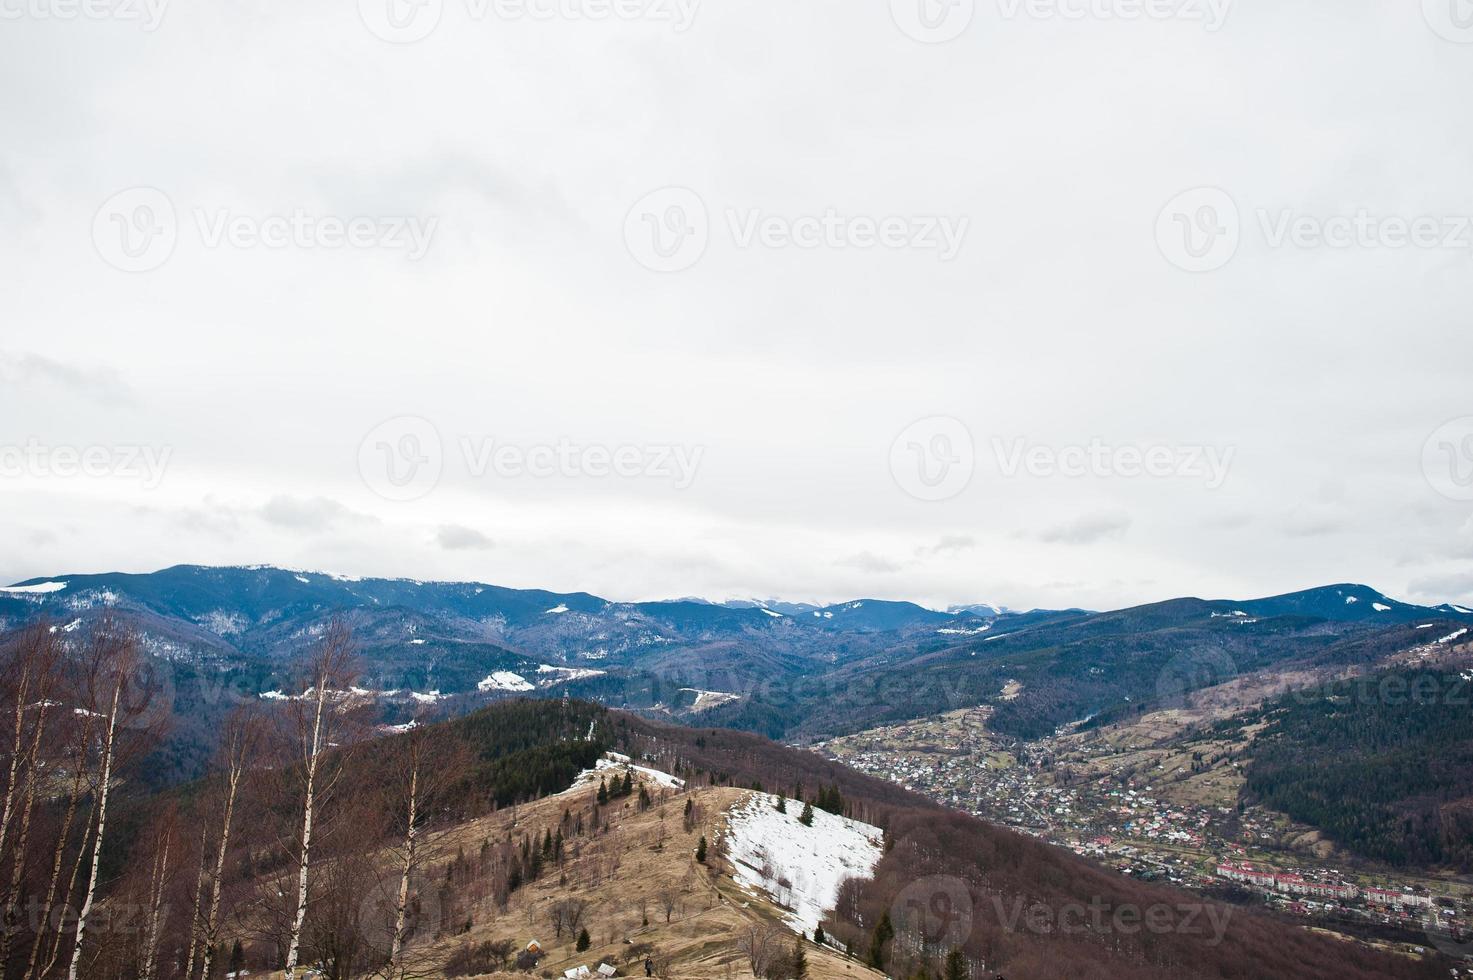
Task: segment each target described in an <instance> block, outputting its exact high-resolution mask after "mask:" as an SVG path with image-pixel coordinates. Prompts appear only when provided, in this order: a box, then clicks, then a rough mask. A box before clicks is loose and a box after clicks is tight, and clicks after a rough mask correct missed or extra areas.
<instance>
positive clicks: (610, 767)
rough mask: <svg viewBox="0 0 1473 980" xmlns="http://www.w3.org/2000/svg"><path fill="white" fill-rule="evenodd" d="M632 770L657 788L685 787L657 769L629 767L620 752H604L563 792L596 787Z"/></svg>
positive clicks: (625, 757) (679, 781)
mask: <svg viewBox="0 0 1473 980" xmlns="http://www.w3.org/2000/svg"><path fill="white" fill-rule="evenodd" d="M626 769H633V770H634V771H635V772H636V773H638V774H639V775H641V776H644V777H646V778H648V779H650V780H651V781H653V782H654V783H655V784H656V785H658V786H663V787H665V788H666V789H680V788H681V787H683V786H684V785H685V780H683V779H680V778H678V777H676V776H672V775H670V774H669V773H668V772H661V771H660V770H658V769H650V768H647V767H645V766H634V765H630V761H629V756H627V755H624V754H623V753H622V752H605V753H604V755H603V758H601V759H599V760H598V762H596V763H594V768H592V769H585V770H583V771H582V772H580V773H579V774H578V777H577V778H576V779H574V780H573V785H571V786H569V787H568V788H567V789H565V790H563V792H564V793H571V792H572V791H573V790H575V789H578V788H579V787H582V786H588V785H597V784H598V781H599V780H600V779H604V780H608V779H609V777H610V776H622V775H624V770H626Z"/></svg>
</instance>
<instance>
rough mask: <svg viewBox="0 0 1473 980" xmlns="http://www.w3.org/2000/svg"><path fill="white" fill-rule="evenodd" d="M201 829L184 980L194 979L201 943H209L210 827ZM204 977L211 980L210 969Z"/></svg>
mask: <svg viewBox="0 0 1473 980" xmlns="http://www.w3.org/2000/svg"><path fill="white" fill-rule="evenodd" d="M200 823H201V825H200V828H199V874H198V875H196V876H195V879H194V903H193V904H192V905H191V906H190V911H189V955H187V956H186V957H185V958H184V980H193V978H194V958H195V955H196V954H197V953H198V952H199V947H200V945H201V943H203V942H208V940H207V939H205V937H204V903H205V881H206V879H207V878H208V874H209V873H208V871H207V870H206V869H207V868H208V867H209V862H210V859H209V841H210V833H209V825H208V824H206V823H204V822H203V821H201V822H200ZM203 976H204V977H205V980H209V976H210V969H209V967H208V966H206V967H205V971H204V974H203Z"/></svg>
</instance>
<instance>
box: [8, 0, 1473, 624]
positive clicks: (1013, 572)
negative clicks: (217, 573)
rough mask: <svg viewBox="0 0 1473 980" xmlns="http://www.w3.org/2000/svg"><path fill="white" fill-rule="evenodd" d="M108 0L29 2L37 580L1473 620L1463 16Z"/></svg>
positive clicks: (25, 324) (29, 566)
mask: <svg viewBox="0 0 1473 980" xmlns="http://www.w3.org/2000/svg"><path fill="white" fill-rule="evenodd" d="M90 2H91V3H92V4H93V6H92V7H91V8H90V9H89V10H87V11H84V12H82V13H78V6H77V3H78V0H0V15H3V17H4V23H0V84H3V87H4V91H5V92H6V93H7V96H6V98H5V99H3V100H0V133H3V139H0V229H3V231H0V235H3V244H0V248H3V255H0V257H3V265H4V272H3V274H0V275H3V279H4V287H3V289H0V539H3V540H4V541H5V547H4V548H3V549H0V580H3V581H5V582H12V581H18V580H20V579H23V578H28V577H32V576H41V575H47V576H51V575H63V574H66V573H77V572H91V571H108V570H125V571H146V570H152V569H155V568H159V567H163V566H167V565H170V564H176V563H185V562H188V563H208V564H238V563H273V564H279V565H284V566H288V567H297V568H309V569H322V570H331V571H338V572H345V573H354V574H374V575H387V576H407V577H415V578H438V579H460V578H466V579H476V580H480V581H489V582H495V583H499V584H505V585H512V586H525V587H544V588H549V589H555V590H560V591H573V590H588V591H592V592H595V593H598V594H601V595H605V596H608V597H611V598H620V599H643V598H660V597H671V596H684V595H704V596H710V597H715V598H720V597H728V596H760V597H768V596H778V597H785V598H793V599H817V600H838V599H846V598H853V597H861V596H863V597H882V598H910V599H915V600H917V601H922V602H926V603H931V604H938V605H944V604H948V603H960V602H972V601H991V602H996V603H1004V604H1008V605H1013V606H1024V607H1031V606H1060V605H1082V606H1089V607H1094V608H1104V607H1113V606H1119V605H1125V604H1129V603H1134V602H1140V601H1149V600H1154V599H1160V598H1166V597H1169V596H1176V595H1188V594H1192V595H1202V596H1210V597H1219V596H1224V597H1225V596H1233V597H1237V596H1250V595H1261V594H1271V593H1277V592H1283V591H1289V590H1292V589H1297V588H1303V587H1308V586H1311V585H1317V584H1327V583H1332V582H1341V581H1360V582H1365V583H1368V584H1371V585H1373V586H1376V587H1378V588H1380V589H1382V590H1384V591H1386V592H1387V593H1389V594H1391V595H1393V596H1396V597H1398V598H1403V599H1409V600H1412V601H1420V602H1432V601H1438V602H1441V601H1447V600H1452V601H1462V602H1465V603H1466V602H1468V601H1469V600H1470V599H1473V418H1470V416H1473V384H1470V379H1469V366H1470V359H1473V330H1470V329H1469V319H1470V314H1469V311H1473V230H1470V228H1469V222H1468V216H1470V215H1473V181H1470V180H1469V174H1470V172H1473V128H1470V127H1469V125H1468V93H1469V91H1470V90H1473V43H1468V42H1473V26H1470V27H1467V28H1464V27H1462V26H1461V25H1462V23H1463V21H1462V20H1460V19H1458V18H1456V17H1455V16H1454V15H1455V14H1456V13H1458V8H1457V6H1456V0H1427V2H1426V3H1423V4H1422V5H1421V6H1420V8H1419V6H1418V3H1417V2H1414V0H1404V2H1400V3H1386V2H1384V0H1333V2H1331V0H1317V2H1308V0H1273V2H1267V0H1257V2H1253V3H1248V2H1242V3H1238V4H1227V3H1226V0H1215V3H1211V4H1209V3H1208V2H1207V0H1150V2H1149V3H1146V2H1144V0H1087V2H1086V0H1058V2H1057V3H1055V2H1053V0H1028V2H1023V0H1020V2H1018V3H1014V0H976V2H975V4H973V3H971V2H969V0H955V3H954V4H953V5H951V6H947V5H946V4H944V3H942V2H941V0H895V2H894V3H891V2H889V0H866V2H854V0H842V2H841V0H828V2H807V3H793V2H790V0H785V2H762V3H754V2H740V3H734V2H727V3H720V4H718V3H714V2H707V3H700V4H698V3H696V2H695V0H683V2H682V3H679V4H677V3H676V2H675V0H658V2H656V0H618V4H617V5H613V4H611V3H601V0H587V2H586V3H585V5H583V6H579V5H578V4H576V3H573V2H572V0H527V2H528V4H531V6H528V5H527V4H524V3H521V2H518V0H423V3H422V5H421V6H418V7H416V6H412V5H410V4H409V3H408V2H407V0H363V2H362V3H356V4H355V2H354V0H290V2H288V0H213V2H209V3H189V4H185V3H179V4H177V5H174V6H169V5H167V4H166V3H164V0H147V2H146V0H90ZM588 3H591V4H592V6H589V5H588ZM389 4H400V5H402V6H397V7H391V6H389ZM921 4H925V6H921ZM600 12H604V13H608V14H609V15H608V16H605V17H596V16H594V15H595V14H598V13H600ZM1132 13H1141V16H1136V17H1132V16H1127V15H1130V14H1132ZM69 14H75V15H76V16H71V17H69V16H67V15H69ZM529 471H532V472H529ZM534 473H535V474H537V475H534Z"/></svg>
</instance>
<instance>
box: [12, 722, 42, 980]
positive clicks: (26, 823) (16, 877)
mask: <svg viewBox="0 0 1473 980" xmlns="http://www.w3.org/2000/svg"><path fill="white" fill-rule="evenodd" d="M49 707H50V705H49V704H48V703H47V702H46V701H42V702H41V705H40V707H39V708H37V709H36V734H35V736H34V737H33V738H32V739H31V748H30V752H29V753H28V754H27V757H26V765H25V769H24V770H23V771H22V776H23V778H24V780H25V784H26V789H25V795H24V798H23V799H22V801H21V805H20V806H21V808H20V827H19V828H18V829H17V831H16V841H15V857H14V858H13V859H12V862H11V866H10V886H9V889H8V890H7V891H6V893H5V914H4V929H3V930H0V975H3V974H5V973H6V972H8V971H9V967H10V951H11V947H12V945H13V943H14V942H15V934H16V932H17V931H18V929H17V927H16V921H15V918H16V915H17V914H19V910H20V892H21V884H22V883H23V882H24V880H25V875H26V859H27V858H28V857H29V855H28V854H27V853H26V852H27V851H28V850H29V844H30V839H31V814H32V813H33V812H34V811H35V807H36V783H37V769H38V765H37V762H38V760H39V758H40V755H41V738H42V735H43V734H44V733H45V731H46V712H47V709H48V708H49Z"/></svg>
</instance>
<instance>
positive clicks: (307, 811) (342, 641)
mask: <svg viewBox="0 0 1473 980" xmlns="http://www.w3.org/2000/svg"><path fill="white" fill-rule="evenodd" d="M307 668H308V669H307V679H308V683H307V688H306V690H305V692H304V693H303V694H302V695H301V696H300V697H298V698H295V699H293V700H292V701H291V702H290V704H289V707H288V710H287V712H286V715H287V721H288V724H289V732H288V733H289V736H290V738H291V745H292V749H293V751H294V753H295V755H296V758H294V759H293V760H292V761H293V762H294V764H295V765H294V769H295V771H296V772H297V773H298V774H299V778H300V781H301V787H300V791H301V805H302V810H301V814H302V818H301V824H300V828H299V831H298V833H297V835H296V841H295V845H296V852H297V861H296V865H297V873H296V879H297V881H296V899H295V903H294V905H293V906H292V908H291V910H290V914H289V917H288V923H287V936H286V940H287V950H286V967H285V970H286V977H287V980H293V978H294V977H295V976H296V971H297V958H298V956H299V954H300V951H301V942H302V925H303V923H304V922H305V921H306V918H307V886H308V874H309V872H310V869H311V865H312V833H313V828H314V822H315V821H316V819H317V816H318V810H319V808H320V807H321V806H323V805H324V804H325V803H326V802H327V800H328V799H329V798H330V797H331V796H332V794H333V791H334V790H335V789H336V787H337V784H338V781H339V779H340V778H341V777H342V774H343V765H342V762H343V760H342V758H341V755H340V756H339V758H338V759H337V761H336V764H328V765H324V761H323V760H324V758H325V757H326V756H327V755H328V753H329V750H330V749H332V748H334V747H335V746H336V745H337V744H338V742H339V740H340V739H341V738H343V737H344V736H345V735H346V732H345V731H344V730H345V728H346V727H347V721H348V718H347V714H348V712H349V710H350V708H351V699H350V698H349V697H348V690H349V688H350V686H351V683H352V680H353V675H354V649H353V635H352V632H351V631H350V630H349V629H348V627H347V625H346V624H344V623H343V622H342V621H340V620H334V621H333V622H332V623H331V624H330V625H329V626H328V628H327V631H326V633H325V634H324V635H323V637H322V640H321V641H320V642H319V643H318V644H317V647H316V649H315V650H314V651H313V653H312V655H311V657H310V658H309V660H308V663H307ZM70 980H76V978H75V977H72V978H70Z"/></svg>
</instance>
